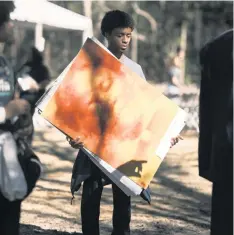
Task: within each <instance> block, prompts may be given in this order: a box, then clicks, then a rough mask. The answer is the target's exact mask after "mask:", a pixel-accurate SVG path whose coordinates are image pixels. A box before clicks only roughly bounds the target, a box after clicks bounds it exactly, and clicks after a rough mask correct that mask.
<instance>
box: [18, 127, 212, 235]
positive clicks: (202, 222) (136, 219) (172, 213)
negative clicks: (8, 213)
mask: <svg viewBox="0 0 234 235" xmlns="http://www.w3.org/2000/svg"><path fill="white" fill-rule="evenodd" d="M34 150H35V152H36V153H37V154H38V156H39V157H40V159H41V161H42V163H43V165H44V172H43V175H42V177H41V179H40V181H39V182H38V184H37V186H36V188H35V190H34V192H33V193H32V194H31V195H30V197H29V198H28V199H27V200H26V201H25V202H24V203H23V205H22V215H21V233H20V235H36V234H39V235H70V234H74V235H75V234H76V235H82V232H81V221H80V208H79V204H80V199H81V191H80V192H79V193H78V194H77V195H76V196H75V199H74V201H73V204H72V205H71V203H70V202H71V193H70V179H71V171H72V166H73V162H74V159H75V157H76V151H74V150H73V149H71V148H70V147H69V145H68V144H67V142H66V141H65V137H64V136H63V135H62V134H60V133H59V132H58V131H56V130H55V129H53V128H48V129H47V130H44V131H37V132H36V136H35V141H34ZM150 187H151V191H152V195H151V196H152V202H151V205H148V204H147V203H146V202H145V201H143V199H141V198H140V197H134V198H132V223H131V229H132V235H144V234H145V235H158V234H160V235H200V234H201V235H208V234H209V224H210V201H211V184H210V183H209V182H208V181H206V180H204V179H202V178H201V177H199V176H198V161H197V137H196V136H194V135H192V136H191V135H185V136H184V140H183V141H181V142H180V143H179V144H178V145H177V146H175V147H174V148H172V149H171V150H170V152H169V154H168V155H167V157H166V159H165V160H164V161H163V163H162V165H161V167H160V169H159V170H158V172H157V173H156V175H155V178H154V180H153V181H152V183H151V186H150ZM111 195H112V192H111V188H110V187H109V186H107V187H106V188H105V189H104V192H103V197H102V204H101V216H100V230H101V232H100V234H101V235H110V234H111V227H112V222H111V218H112V196H111ZM90 235H92V234H90Z"/></svg>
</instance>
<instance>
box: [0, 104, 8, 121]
mask: <svg viewBox="0 0 234 235" xmlns="http://www.w3.org/2000/svg"><path fill="white" fill-rule="evenodd" d="M6 119H7V114H6V110H5V108H4V107H0V123H4V122H5V121H6Z"/></svg>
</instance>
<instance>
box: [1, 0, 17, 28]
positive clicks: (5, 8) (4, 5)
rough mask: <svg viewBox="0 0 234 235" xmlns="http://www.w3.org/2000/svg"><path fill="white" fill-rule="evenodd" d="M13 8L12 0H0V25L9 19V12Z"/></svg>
mask: <svg viewBox="0 0 234 235" xmlns="http://www.w3.org/2000/svg"><path fill="white" fill-rule="evenodd" d="M14 9H15V5H14V3H13V1H0V26H1V25H3V24H4V23H5V22H7V21H8V20H9V19H10V13H11V12H12V11H13V10H14Z"/></svg>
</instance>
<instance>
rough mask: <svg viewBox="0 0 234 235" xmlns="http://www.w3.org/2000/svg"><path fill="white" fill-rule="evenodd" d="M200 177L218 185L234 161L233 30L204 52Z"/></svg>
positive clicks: (204, 48)
mask: <svg viewBox="0 0 234 235" xmlns="http://www.w3.org/2000/svg"><path fill="white" fill-rule="evenodd" d="M200 64H201V69H202V73H201V89H200V136H199V174H200V176H202V177H204V178H206V179H208V180H210V181H212V182H215V181H217V180H219V179H221V178H222V175H223V173H224V171H225V170H224V169H225V167H224V166H225V165H227V164H231V165H232V158H233V139H232V136H233V30H230V31H227V32H225V33H224V34H222V35H220V36H219V37H217V38H215V39H214V40H212V41H211V42H209V43H207V44H206V45H205V46H204V47H203V48H202V50H201V52H200Z"/></svg>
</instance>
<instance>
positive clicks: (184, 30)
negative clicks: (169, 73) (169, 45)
mask: <svg viewBox="0 0 234 235" xmlns="http://www.w3.org/2000/svg"><path fill="white" fill-rule="evenodd" d="M187 36H188V21H187V20H184V21H183V22H182V26H181V36H180V47H181V48H182V49H183V50H184V53H185V58H186V50H187ZM185 61H186V59H185V60H184V63H182V66H181V84H184V82H185V69H186V66H185Z"/></svg>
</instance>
